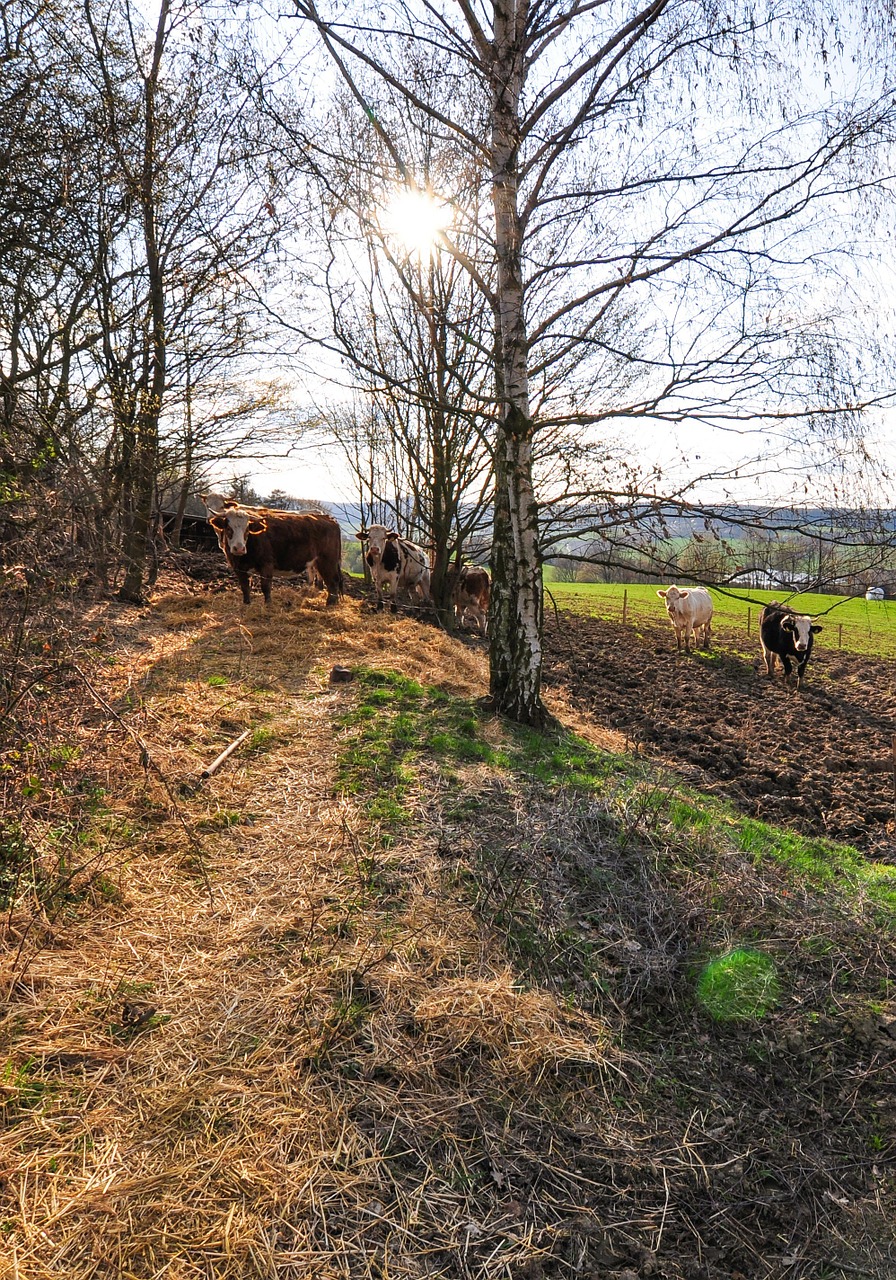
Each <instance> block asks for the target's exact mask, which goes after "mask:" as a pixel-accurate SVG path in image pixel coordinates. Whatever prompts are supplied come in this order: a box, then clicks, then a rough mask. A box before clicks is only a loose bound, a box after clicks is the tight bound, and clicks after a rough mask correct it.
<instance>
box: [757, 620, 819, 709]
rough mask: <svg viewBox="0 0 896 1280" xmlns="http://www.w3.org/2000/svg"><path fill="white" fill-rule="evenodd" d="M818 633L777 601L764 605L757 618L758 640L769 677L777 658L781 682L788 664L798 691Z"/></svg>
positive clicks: (786, 675)
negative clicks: (778, 659)
mask: <svg viewBox="0 0 896 1280" xmlns="http://www.w3.org/2000/svg"><path fill="white" fill-rule="evenodd" d="M819 631H821V627H820V626H818V624H817V623H813V621H812V619H811V618H810V617H809V615H808V614H807V613H797V612H796V611H795V610H794V609H791V608H790V606H789V605H786V604H779V603H778V601H777V600H772V601H771V602H770V603H769V604H767V605H766V606H765V608H764V609H763V610H762V613H761V615H760V617H759V639H760V642H761V644H762V656H763V658H765V669H766V671H767V672H768V675H769V677H770V678H771V677H773V676H774V673H775V659H776V658H780V659H781V665H782V666H783V668H784V679H785V680H787V679H788V677H789V676H790V665H791V663H794V664H795V665H796V687H797V689H799V688H801V686H802V683H803V675H804V673H805V670H806V666H807V664H808V662H809V659H810V657H811V656H812V645H813V644H814V642H815V636H816V635H817V634H818V632H819Z"/></svg>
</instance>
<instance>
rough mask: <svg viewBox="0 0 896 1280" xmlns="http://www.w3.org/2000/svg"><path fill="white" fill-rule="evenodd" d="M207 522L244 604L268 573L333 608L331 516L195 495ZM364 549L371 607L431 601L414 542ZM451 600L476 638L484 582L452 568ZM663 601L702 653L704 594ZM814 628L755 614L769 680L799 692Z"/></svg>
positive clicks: (477, 574)
mask: <svg viewBox="0 0 896 1280" xmlns="http://www.w3.org/2000/svg"><path fill="white" fill-rule="evenodd" d="M202 500H203V502H204V503H205V508H206V511H207V512H208V521H209V524H210V525H211V526H212V528H213V529H214V530H215V533H216V534H217V537H218V545H219V546H220V548H221V550H222V551H223V552H224V556H225V558H226V560H227V563H228V564H229V565H230V567H231V569H232V570H233V572H234V574H235V575H236V579H237V582H238V583H239V584H240V588H241V590H242V593H243V601H244V602H245V603H246V604H249V602H250V599H251V593H250V589H249V575H250V573H257V574H258V576H259V578H260V579H261V590H262V593H263V595H264V598H265V603H266V604H270V603H271V583H272V581H273V578H274V574H275V573H292V574H304V575H305V576H306V577H307V579H308V581H309V582H311V583H313V584H315V585H318V586H322V587H325V588H326V591H327V604H335V603H336V602H337V601H338V600H339V597H340V596H341V595H342V591H343V578H342V533H341V531H340V528H339V525H338V523H337V521H336V520H334V519H333V517H332V516H329V515H323V514H322V513H319V512H316V511H315V512H295V511H275V510H272V509H271V508H270V507H247V506H244V505H243V504H241V503H239V502H237V501H235V500H234V499H233V498H225V497H224V496H223V495H222V494H220V493H207V494H205V495H203V499H202ZM355 536H356V537H357V539H358V541H359V542H360V543H361V546H362V547H366V548H367V550H366V552H365V556H364V559H365V561H366V563H367V567H368V569H369V570H370V577H371V580H372V582H373V586H374V591H375V593H376V608H377V610H380V609H382V608H383V604H384V602H385V598H386V597H387V596H388V598H389V600H390V604H391V608H392V612H393V613H394V612H395V610H396V608H397V602H398V600H399V598H400V597H401V596H407V597H408V598H411V599H413V600H414V601H415V602H419V603H420V604H429V603H431V602H432V594H431V573H430V563H429V555H428V554H427V552H426V551H425V550H424V548H423V547H420V546H418V545H417V543H415V542H411V541H409V539H407V538H402V537H399V535H398V534H397V533H396V532H395V530H394V529H387V528H386V526H385V525H382V524H373V525H371V526H370V528H369V529H359V530H358V532H357V534H356V535H355ZM449 579H450V582H451V600H452V603H453V605H454V613H455V620H456V622H457V625H458V626H459V627H464V626H467V625H468V623H469V622H470V621H472V623H473V624H474V625H475V626H476V628H477V630H478V631H479V633H480V635H483V636H484V635H485V634H486V629H487V626H488V607H489V600H490V596H491V581H490V579H489V575H488V573H487V571H486V570H485V569H483V568H481V567H480V566H478V565H460V566H452V568H451V569H450V571H449ZM657 595H658V596H659V597H660V598H661V599H662V600H663V601H664V602H665V605H666V611H667V613H668V615H669V621H670V622H671V623H672V626H673V628H674V630H675V639H676V642H677V645H678V649H679V651H680V650H681V648H682V645H683V646H684V650H685V652H686V653H690V651H691V637H693V640H694V644H695V645H696V644H697V643H698V640H699V643H700V644H701V645H702V646H703V648H704V649H708V648H709V646H710V643H711V640H712V612H713V605H712V597H711V596H710V594H709V592H708V591H707V590H706V588H705V587H675V586H671V587H665V588H663V589H662V590H658V591H657ZM819 631H821V627H820V626H818V625H817V624H816V623H813V621H812V619H811V618H810V617H809V615H808V614H801V613H797V612H796V610H795V609H792V608H791V607H790V606H789V605H786V604H779V603H778V601H777V600H773V601H771V603H770V604H767V605H766V606H765V608H764V609H763V610H762V614H761V616H760V619H759V636H760V642H761V644H762V656H763V658H764V659H765V669H766V671H767V673H768V675H769V677H773V676H774V672H775V664H776V662H777V661H778V659H780V661H781V666H782V668H783V671H784V679H785V681H787V680H789V679H790V676H791V668H793V670H794V672H795V675H796V687H797V689H800V688H801V687H802V683H803V676H804V674H805V671H806V666H807V665H808V662H809V658H810V657H811V656H812V645H813V642H814V638H815V635H816V634H817V632H819Z"/></svg>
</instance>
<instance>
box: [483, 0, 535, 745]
mask: <svg viewBox="0 0 896 1280" xmlns="http://www.w3.org/2000/svg"><path fill="white" fill-rule="evenodd" d="M528 7H529V6H528V4H527V3H526V0H495V3H494V65H493V68H492V81H493V85H492V92H493V101H492V155H491V164H492V203H493V206H494V211H495V240H496V248H497V264H498V276H497V305H496V314H495V327H496V355H497V359H496V380H495V382H496V385H495V390H496V399H497V403H498V405H499V421H498V431H497V440H496V445H495V525H494V541H493V555H492V569H493V577H494V589H493V593H492V603H491V616H490V619H489V636H490V667H491V682H490V692H491V701H492V704H493V705H494V707H495V709H496V710H497V711H500V712H502V713H503V714H504V715H507V716H510V717H511V719H514V720H519V721H521V722H522V723H524V724H541V723H542V722H543V721H544V708H543V706H542V703H541V665H542V611H543V596H542V585H541V554H540V548H539V530H538V507H537V504H536V501H535V486H534V481H533V474H532V436H533V424H532V418H531V414H530V411H529V376H528V367H527V360H528V339H527V331H526V313H525V297H524V288H523V266H522V227H521V224H520V215H519V204H518V189H519V133H520V130H519V115H520V95H521V92H522V85H523V74H524V72H523V65H524V63H523V52H522V51H523V48H524V44H525V27H526V22H527V20H528Z"/></svg>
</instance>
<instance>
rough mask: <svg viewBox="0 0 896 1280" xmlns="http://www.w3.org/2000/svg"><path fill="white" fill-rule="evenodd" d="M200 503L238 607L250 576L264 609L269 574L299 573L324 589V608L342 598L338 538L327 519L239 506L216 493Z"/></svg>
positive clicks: (247, 597) (246, 595) (247, 595)
mask: <svg viewBox="0 0 896 1280" xmlns="http://www.w3.org/2000/svg"><path fill="white" fill-rule="evenodd" d="M203 502H204V503H205V505H206V509H207V510H208V512H209V518H208V522H209V524H210V525H211V526H212V528H213V529H214V530H215V533H216V534H217V535H218V543H219V545H220V547H221V550H222V551H223V552H224V557H225V559H226V560H227V563H228V564H229V565H230V567H231V569H232V570H233V572H234V573H235V574H236V579H237V582H239V584H240V588H241V589H242V593H243V603H244V604H249V602H250V599H251V595H250V591H249V574H250V573H253V572H254V573H257V574H258V575H259V577H260V578H261V590H262V592H263V593H264V599H265V603H266V604H270V603H271V582H272V581H273V578H274V574H275V573H304V574H306V575H307V576H308V578H309V580H310V581H311V582H314V581H315V580H316V579H317V580H319V581H320V582H322V583H323V585H324V586H325V587H326V589H327V604H336V603H337V601H338V600H339V597H340V595H341V594H342V568H341V563H342V533H341V531H340V529H339V525H338V524H337V522H336V521H335V520H334V519H333V517H332V516H326V515H319V514H318V513H317V512H314V513H311V512H295V511H273V510H271V509H270V508H268V507H241V506H237V505H235V504H234V503H233V501H232V499H221V497H220V495H219V494H206V495H205V497H204V498H203ZM219 502H220V504H221V505H220V506H218V505H217V504H218V503H219Z"/></svg>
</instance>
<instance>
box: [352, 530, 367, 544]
mask: <svg viewBox="0 0 896 1280" xmlns="http://www.w3.org/2000/svg"><path fill="white" fill-rule="evenodd" d="M355 537H356V538H357V539H358V541H359V542H366V541H367V539H368V538H369V537H370V534H369V533H368V532H367V530H366V529H359V530H358V532H357V533H356V534H355Z"/></svg>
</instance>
